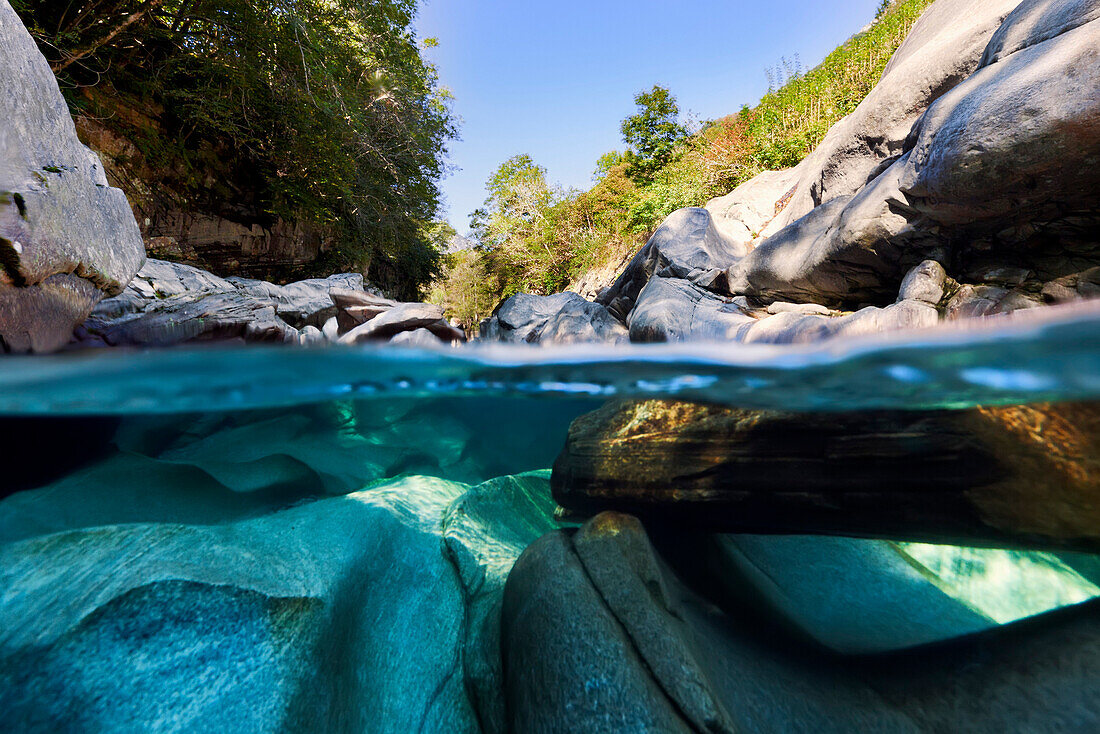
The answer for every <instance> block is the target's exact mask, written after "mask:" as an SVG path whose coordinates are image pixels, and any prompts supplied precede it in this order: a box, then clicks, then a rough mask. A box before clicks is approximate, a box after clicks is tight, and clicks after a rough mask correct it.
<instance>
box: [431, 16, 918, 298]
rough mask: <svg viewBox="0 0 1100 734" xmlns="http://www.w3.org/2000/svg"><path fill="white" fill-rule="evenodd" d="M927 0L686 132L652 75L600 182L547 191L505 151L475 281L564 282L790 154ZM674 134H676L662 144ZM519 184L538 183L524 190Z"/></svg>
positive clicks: (831, 116)
mask: <svg viewBox="0 0 1100 734" xmlns="http://www.w3.org/2000/svg"><path fill="white" fill-rule="evenodd" d="M931 1H932V0H896V1H895V2H892V3H884V6H883V9H882V10H881V12H880V14H879V15H878V16H877V18H876V21H875V23H874V24H872V26H871V27H870V28H869V29H868V30H867V31H866V32H864V33H861V34H859V35H857V36H854V37H853V38H851V39H850V40H849V41H848V42H847V43H845V44H844V45H842V46H841V47H839V48H838V49H836V50H835V51H833V53H831V54H830V55H829V56H828V57H826V59H825V60H824V61H823V62H822V63H821V64H820V65H819V66H818V67H816V68H814V69H811V70H809V71H806V72H803V70H802V67H801V62H800V61H799V60H798V57H797V56H795V57H794V58H793V59H792V60H789V61H788V60H786V59H784V60H782V61H781V62H780V65H779V66H777V67H776V68H775V69H773V70H770V74H771V78H772V79H773V86H778V88H775V89H772V90H769V92H768V93H767V94H766V95H764V97H763V98H762V99H761V100H760V102H759V104H757V106H756V107H754V108H749V107H744V108H743V109H742V110H741V111H740V112H739V113H737V114H734V115H731V116H729V117H726V118H724V119H722V120H718V121H716V122H711V123H709V124H706V125H704V126H703V127H702V129H700V130H699V131H698V132H697V133H695V134H694V135H691V136H689V137H686V138H685V137H682V136H679V134H678V133H675V134H674V133H673V128H674V126H675V125H678V124H679V123H677V122H675V121H676V119H677V116H678V110H677V109H676V107H675V100H674V99H673V98H672V96H671V94H668V93H667V90H663V89H662V88H660V87H654V89H653V90H652V91H651V92H650V93H646V94H642V95H639V96H638V100H636V101H638V104H639V108H640V111H639V114H638V115H635V116H633V117H631V118H628V119H627V121H625V122H624V130H623V134H624V138H626V136H627V132H628V129H629V132H630V136H631V137H629V138H627V143H629V144H630V145H632V146H635V153H634V154H633V155H634V157H633V158H631V157H630V155H629V154H628V155H626V156H623V155H620V154H619V153H617V152H614V151H613V152H611V153H607V154H605V155H604V156H601V157H600V159H599V161H598V163H597V167H596V176H595V177H596V183H595V185H594V186H593V187H592V188H591V189H589V190H588V191H585V192H555V191H553V190H552V189H551V188H550V187H548V186H547V185H546V179H545V170H543V169H542V168H540V167H538V166H537V165H535V164H534V162H533V161H531V159H530V158H529V157H526V156H523V157H522V160H521V162H522V165H516V164H517V160H518V159H517V158H513V159H511V161H510V162H507V163H505V165H503V166H502V167H501V169H499V170H498V172H497V174H494V176H493V178H491V179H490V182H489V191H490V197H489V199H488V200H487V201H486V206H485V208H484V209H482V210H479V212H478V214H477V216H476V217H475V227H474V234H475V236H476V237H478V238H479V239H480V241H481V242H482V243H483V245H484V248H485V249H484V251H482V252H478V253H472V254H471V255H470V257H471V258H476V260H477V262H478V263H479V265H478V267H479V268H481V269H480V270H479V271H478V272H480V273H481V279H480V280H479V281H478V282H479V283H480V284H481V287H482V288H484V289H487V290H492V289H495V295H496V298H495V299H490V300H499V298H502V297H505V296H508V295H511V294H512V293H516V292H518V291H526V292H530V293H541V294H547V293H553V292H556V291H560V290H563V289H564V288H567V287H568V286H569V283H570V282H571V281H574V280H575V279H576V278H577V277H578V276H580V275H581V274H583V273H585V272H588V271H590V270H592V269H594V268H607V269H610V268H614V267H616V266H620V265H622V264H625V262H626V260H627V259H628V258H629V257H630V256H632V255H633V254H634V252H636V251H637V249H638V247H639V246H640V245H641V244H642V243H643V242H644V241H645V239H646V238H647V237H648V236H649V235H650V234H651V233H652V232H653V230H654V229H655V228H656V227H657V226H658V225H659V224H660V222H661V220H663V219H664V218H665V217H666V216H668V215H669V214H670V213H672V212H673V211H675V210H676V209H679V208H681V207H685V206H701V205H703V204H705V203H706V201H707V200H708V199H710V198H713V197H715V196H719V195H722V194H726V193H728V192H729V191H730V190H731V189H733V188H735V187H736V186H737V185H739V184H741V183H743V182H744V181H747V180H748V179H750V178H752V177H753V176H755V175H756V174H758V173H760V172H761V171H763V170H769V169H770V170H775V169H780V168H786V167H789V166H792V165H794V164H796V163H798V162H799V161H800V160H802V158H804V157H805V156H806V154H808V153H809V152H810V151H811V150H813V148H814V147H815V146H817V145H818V143H820V141H821V139H822V138H823V137H824V135H825V132H826V131H827V130H828V129H829V127H831V126H832V125H833V124H834V123H836V122H837V121H838V120H840V118H841V117H843V116H844V115H847V114H848V113H850V112H851V111H852V110H854V109H855V107H856V105H858V104H859V102H860V101H861V100H862V99H863V98H864V97H865V96H866V95H867V93H868V92H869V91H870V90H871V88H872V87H873V86H874V85H875V83H876V82H877V81H878V79H879V77H880V76H881V75H882V71H883V69H884V68H885V66H886V62H887V61H888V60H889V58H890V56H891V55H893V53H894V51H895V50H896V49H897V47H898V46H899V45H900V44H901V42H902V41H903V40H904V38H905V36H906V34H907V33H908V32H909V28H910V27H911V26H912V24H913V22H914V21H915V20H916V19H917V17H919V15H920V13H921V11H923V10H924V8H925V7H927V6H928V5H929V4H930V3H931ZM632 120H633V121H634V122H633V123H632V124H631V125H630V126H629V128H627V122H630V121H632ZM647 130H648V131H653V140H656V141H657V142H655V143H653V142H650V143H646V144H645V145H644V146H643V145H642V144H641V143H639V142H638V141H639V139H640V138H638V137H637V134H638V133H637V131H643V132H644V131H647ZM643 137H644V136H643ZM670 139H676V140H677V142H676V143H675V144H674V145H672V147H671V148H669V147H667V146H664V142H667V141H668V140H670ZM639 150H645V151H648V153H647V154H651V155H653V156H654V157H655V158H657V157H659V159H660V161H661V162H660V164H659V165H656V166H654V167H653V168H651V169H649V170H647V172H646V174H645V175H644V176H639V175H638V170H639V169H638V168H637V166H638V161H639V160H640V155H639V153H638V151H639ZM518 171H527V172H528V173H529V174H530V176H531V179H530V181H528V182H527V184H525V185H523V186H521V185H520V183H521V182H522V181H524V180H525V179H524V178H523V176H520V175H518V174H517V172H518ZM535 172H537V175H536V173H535ZM531 182H537V185H532V183H531ZM513 189H514V190H513ZM520 190H524V191H530V190H537V191H539V192H543V193H542V194H541V195H540V196H538V197H532V196H531V195H530V194H529V193H528V194H526V195H524V196H520V195H519V193H518V192H519V191H520ZM506 192H511V193H506ZM513 200H515V201H518V200H523V201H525V202H528V204H526V205H525V207H520V208H523V209H524V211H527V212H528V215H527V216H521V217H516V216H510V215H509V216H505V215H503V214H502V213H501V212H505V211H513V210H516V211H518V208H517V207H515V206H514V205H509V206H503V205H504V203H505V202H509V201H513ZM494 217H495V218H494ZM471 267H472V266H471ZM452 287H453V286H452V284H451V283H450V281H448V280H443V281H441V282H440V283H439V284H438V286H437V291H438V292H440V293H450V292H451V290H452ZM465 287H469V284H467V286H465ZM485 292H486V291H484V290H483V291H481V294H482V296H483V295H484V293H485ZM441 302H448V301H441ZM485 313H487V311H484V312H482V315H484V314H485Z"/></svg>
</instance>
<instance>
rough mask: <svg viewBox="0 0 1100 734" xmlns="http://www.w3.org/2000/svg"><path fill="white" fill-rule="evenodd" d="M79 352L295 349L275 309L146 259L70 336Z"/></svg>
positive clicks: (220, 283) (293, 332)
mask: <svg viewBox="0 0 1100 734" xmlns="http://www.w3.org/2000/svg"><path fill="white" fill-rule="evenodd" d="M75 339H76V342H75V345H76V346H78V347H80V346H172V345H176V344H183V343H186V342H192V341H209V340H217V341H224V340H230V339H240V340H244V341H246V342H268V343H288V344H291V343H293V344H296V343H299V341H300V337H299V333H298V330H297V329H295V328H294V327H292V326H290V325H289V324H287V323H286V322H285V321H283V320H282V319H281V318H280V317H279V316H278V314H277V312H276V306H275V304H274V303H273V302H272V301H270V300H268V299H267V298H263V297H258V296H254V295H250V294H249V293H247V292H244V291H241V290H239V289H237V288H236V287H234V286H233V284H232V283H230V282H229V281H228V280H226V279H224V278H219V277H218V276H216V275H212V274H211V273H208V272H206V271H205V270H201V269H199V268H196V267H192V266H190V265H183V264H181V263H170V262H166V261H163V260H154V259H152V258H150V259H149V260H147V261H146V263H145V265H144V266H142V268H141V270H140V271H138V274H137V275H136V276H135V277H134V279H133V280H132V281H131V282H130V284H129V285H128V286H127V287H126V289H125V290H124V291H123V292H122V293H121V294H119V295H118V296H115V297H114V298H108V299H104V300H103V301H101V302H100V303H99V304H98V305H97V306H96V307H95V309H93V311H92V313H91V314H90V315H89V316H88V318H87V319H86V320H85V321H84V323H83V324H81V325H80V326H79V327H78V328H77V329H76V332H75Z"/></svg>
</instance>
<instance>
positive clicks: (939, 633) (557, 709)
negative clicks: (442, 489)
mask: <svg viewBox="0 0 1100 734" xmlns="http://www.w3.org/2000/svg"><path fill="white" fill-rule="evenodd" d="M720 540H722V541H726V542H728V541H732V542H733V543H739V542H740V541H739V540H738V539H735V538H731V539H720ZM772 540H773V539H767V538H765V539H759V540H758V541H756V542H755V543H754V542H753V541H754V539H752V538H749V539H747V541H748V542H746V543H741V544H740V545H739V546H737V547H735V548H734V549H733V550H730V549H726V550H722V549H721V548H719V549H718V550H714V549H713V548H711V549H709V550H708V541H707V539H703V540H702V542H697V539H692V538H687V539H685V538H684V536H682V535H681V536H673V537H663V539H662V541H661V542H659V543H658V544H656V547H655V546H654V544H651V542H650V539H649V538H648V537H647V535H646V533H645V531H644V530H643V529H642V526H641V525H640V523H638V521H637V520H635V519H633V518H631V517H629V516H625V515H620V514H616V513H605V514H603V515H600V516H598V517H596V518H594V519H592V520H591V521H589V522H588V523H586V525H585V526H584V527H583V528H582V529H581V530H580V531H578V532H576V533H575V534H572V533H568V532H565V531H559V532H556V533H553V534H551V535H548V536H545V537H543V538H540V539H539V540H538V541H537V542H536V543H534V544H532V545H531V546H530V547H529V548H528V549H527V550H526V551H525V552H524V554H523V555H522V556H521V557H520V559H519V561H518V562H517V563H516V565H515V568H514V569H513V571H512V574H511V575H510V576H509V579H508V583H507V586H506V588H505V596H504V611H503V631H504V645H503V651H504V672H505V685H506V695H507V701H508V705H509V709H508V710H509V717H510V721H509V723H510V724H511V726H512V729H513V730H514V731H519V732H528V731H534V732H541V731H547V732H549V731H576V732H589V731H591V732H596V731H711V732H741V731H750V732H783V731H828V732H831V731H836V732H841V731H881V732H917V731H936V730H940V729H943V730H949V729H956V728H959V727H960V726H962V727H963V728H965V730H966V731H973V732H1003V731H1012V732H1028V731H1053V730H1058V729H1060V728H1061V729H1066V730H1068V731H1087V730H1089V729H1090V728H1091V727H1092V726H1094V725H1095V724H1096V723H1097V722H1098V721H1100V708H1098V706H1097V701H1098V700H1100V699H1098V698H1097V696H1096V692H1097V683H1096V672H1097V671H1098V670H1100V620H1098V618H1097V614H1096V610H1097V607H1096V606H1095V605H1092V606H1091V607H1086V608H1083V609H1080V610H1072V611H1075V612H1077V613H1076V614H1066V615H1064V616H1062V617H1061V618H1060V619H1058V618H1054V619H1051V620H1049V622H1048V623H1047V624H1046V625H1042V624H1032V625H1031V626H1030V627H1024V628H1022V629H1012V628H1011V627H1010V628H1008V629H1005V630H1004V632H1003V633H1001V631H1000V630H997V631H995V632H992V633H989V632H987V633H985V634H982V635H978V636H973V634H972V633H974V632H976V631H979V630H983V629H985V630H988V629H989V627H991V626H995V623H993V622H992V621H991V620H989V619H988V618H985V619H983V618H982V616H981V615H980V614H978V613H976V612H974V611H972V610H970V609H968V607H967V604H966V603H965V602H964V600H961V599H960V600H954V599H952V598H949V597H948V595H947V594H945V593H944V592H942V591H941V590H940V589H939V588H937V586H936V585H935V584H934V583H930V582H929V579H928V578H926V577H925V576H923V575H922V574H921V573H920V572H918V568H920V564H919V563H916V562H914V561H913V560H912V559H910V560H909V562H906V561H905V560H904V554H902V553H895V554H894V559H893V560H887V556H888V555H889V554H890V553H891V551H890V550H889V549H888V548H887V547H886V545H885V544H877V543H875V542H873V541H863V543H862V545H863V546H864V548H865V549H866V550H867V551H868V552H866V553H865V554H863V555H860V554H858V553H856V554H853V553H852V552H850V550H849V552H847V553H845V552H843V551H844V550H845V549H844V548H843V547H842V548H840V550H841V551H842V552H840V553H838V552H837V550H838V548H837V546H844V545H845V543H844V541H836V542H833V541H827V542H825V543H824V544H821V543H817V542H816V540H817V539H813V538H806V539H790V540H786V539H774V540H779V541H780V543H781V544H785V546H786V548H783V547H780V548H769V544H770V543H771V541H772ZM800 544H801V545H800ZM847 545H848V546H849V549H855V548H857V547H858V546H859V545H860V544H859V543H858V542H856V541H849V542H848V543H847ZM775 551H778V552H775ZM785 551H786V552H785ZM791 551H794V553H793V554H792V553H791ZM731 553H733V554H734V555H736V556H737V557H738V558H739V559H743V560H744V561H745V563H746V564H747V565H745V566H742V571H740V572H739V571H738V569H737V568H736V567H735V566H734V565H733V564H731V563H723V559H727V560H728V559H730V558H732V557H733V556H731ZM670 559H671V560H670ZM784 561H785V562H786V563H787V564H788V565H786V566H784V565H783V563H784ZM845 563H847V564H849V566H847V567H845V566H844V564H845ZM910 563H911V564H912V565H909V564H910ZM800 564H807V568H804V569H801V568H799V565H800ZM745 570H748V571H749V573H744V571H745ZM803 571H805V573H803ZM771 572H777V573H776V575H775V577H774V578H772V577H770V576H769V575H768V574H769V573H771ZM876 572H877V573H876ZM923 572H924V573H925V574H927V575H928V576H929V577H932V578H934V579H936V581H937V582H942V578H943V577H939V578H937V577H936V574H935V573H932V572H930V571H929V570H928V569H923ZM823 580H824V583H823ZM689 582H690V583H689ZM868 582H870V583H869V584H868ZM999 591H1000V592H1001V594H1002V595H1003V594H1004V592H1005V591H1007V590H1005V589H1001V590H999ZM761 592H763V593H764V594H765V595H766V596H767V598H768V601H767V602H765V605H764V606H763V607H761V606H760V601H761V600H760V598H759V596H757V594H759V593H761ZM830 593H831V596H829V594H830ZM704 595H705V596H704ZM785 595H786V596H785ZM772 602H777V603H778V606H770V605H771V604H772ZM815 604H816V605H817V606H816V607H815V606H814V605H815ZM907 607H916V609H909V608H907ZM791 609H797V610H798V611H799V612H800V613H801V614H802V615H803V616H802V618H801V619H798V620H795V625H793V627H794V628H795V631H794V633H792V625H791V624H790V620H788V619H784V613H785V610H786V611H789V610H791ZM937 611H938V612H939V613H940V614H939V616H938V617H937V616H934V615H935V614H936V612H937ZM876 613H878V614H882V615H883V619H880V620H877V622H876V621H875V620H874V615H875V614H876ZM810 618H813V619H812V620H811V621H808V620H810ZM849 618H855V619H859V618H863V619H867V620H870V621H871V625H870V627H869V628H868V637H871V638H875V637H877V636H878V634H879V631H880V630H881V631H882V633H884V634H885V635H886V636H889V635H890V632H891V630H890V628H889V626H888V625H887V624H883V622H885V621H886V619H890V620H893V621H896V622H898V623H899V626H900V630H896V632H900V634H898V635H897V636H896V639H895V643H898V644H897V645H896V647H894V649H895V650H896V649H898V647H905V645H906V640H907V639H908V640H913V639H922V638H923V639H930V638H931V639H938V640H939V641H940V644H939V645H938V646H937V647H934V648H929V649H927V650H926V651H915V652H914V651H908V652H904V653H891V652H885V651H883V652H882V653H880V655H878V656H875V657H872V658H861V657H854V658H846V657H843V656H838V655H836V654H835V653H825V652H822V651H821V648H820V647H819V646H818V645H815V644H813V643H812V642H810V641H808V640H807V639H806V638H805V637H804V636H803V633H804V631H805V629H806V628H803V629H802V630H799V629H798V627H799V626H800V625H801V624H807V623H808V626H809V628H811V629H818V630H822V629H825V628H827V627H828V626H829V625H830V624H831V623H833V622H840V623H841V624H842V625H849V624H851V622H850V621H849ZM848 629H849V630H850V631H855V628H854V627H849V628H848ZM841 634H843V633H841ZM914 634H915V635H916V637H913V636H912V635H914ZM958 635H971V636H970V637H969V638H966V639H962V640H958V639H955V640H954V641H951V638H956V637H957V636H958ZM907 636H908V637H907ZM945 636H946V638H947V639H946V641H945ZM851 639H853V640H856V641H857V643H858V642H859V641H860V640H859V637H858V632H857V634H856V636H855V637H853V638H851Z"/></svg>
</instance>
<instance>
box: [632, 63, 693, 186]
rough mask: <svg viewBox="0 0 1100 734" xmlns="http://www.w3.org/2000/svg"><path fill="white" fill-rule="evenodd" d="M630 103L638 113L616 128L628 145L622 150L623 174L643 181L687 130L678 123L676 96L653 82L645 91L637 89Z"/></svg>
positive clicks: (667, 158)
mask: <svg viewBox="0 0 1100 734" xmlns="http://www.w3.org/2000/svg"><path fill="white" fill-rule="evenodd" d="M634 104H635V105H637V106H638V112H637V113H636V114H634V115H631V116H630V117H628V118H626V119H625V120H623V123H622V125H621V126H620V128H619V130H620V131H621V132H622V135H623V141H624V142H626V144H627V145H629V146H630V148H631V149H630V150H628V151H627V153H626V163H627V175H629V176H630V177H631V178H632V179H633V180H634V181H635V182H636V183H645V182H647V181H649V180H651V179H652V178H653V174H654V173H655V172H656V171H657V170H659V169H660V168H662V167H664V166H666V165H668V162H669V161H670V160H671V159H672V156H673V154H674V153H675V152H676V149H677V146H679V145H680V143H682V142H683V140H684V138H686V137H687V134H688V133H687V128H685V127H684V126H683V125H681V124H680V107H679V105H677V104H676V98H675V97H673V96H672V93H671V92H669V91H668V90H667V89H665V88H664V87H661V86H657V85H656V84H655V85H653V89H651V90H649V91H648V92H639V93H638V94H636V95H635V96H634Z"/></svg>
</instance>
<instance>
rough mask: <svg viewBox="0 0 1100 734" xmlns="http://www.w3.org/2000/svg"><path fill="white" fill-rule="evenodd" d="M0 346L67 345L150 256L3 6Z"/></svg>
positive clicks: (37, 56) (2, 0) (45, 69)
mask: <svg viewBox="0 0 1100 734" xmlns="http://www.w3.org/2000/svg"><path fill="white" fill-rule="evenodd" d="M0 58H2V59H3V64H4V73H3V74H0V100H2V104H3V109H4V115H3V116H4V121H5V124H4V128H3V130H2V131H0V348H2V349H3V351H5V352H28V351H34V352H48V351H53V350H55V349H58V348H59V347H62V346H64V345H65V344H66V343H67V342H68V341H69V338H70V336H71V335H72V331H73V327H75V326H76V325H78V324H79V323H80V322H81V321H83V320H84V318H85V317H87V315H88V313H89V312H90V311H91V310H92V308H93V307H94V306H95V304H96V303H97V302H98V301H99V300H100V299H101V298H103V297H104V296H105V295H106V296H113V295H116V294H118V293H119V292H121V291H122V290H123V288H124V287H125V286H126V284H127V283H128V282H129V280H130V278H131V277H132V276H133V275H134V273H135V272H137V270H138V268H140V267H141V264H142V262H143V261H144V259H145V249H144V246H143V245H142V241H141V234H140V232H139V231H138V226H137V223H136V222H135V221H134V216H133V214H132V212H131V211H130V207H129V204H128V203H127V201H126V197H125V195H123V193H122V192H121V191H119V190H118V189H115V188H111V187H110V186H108V185H107V179H106V176H105V175H104V173H103V166H102V164H101V162H100V160H99V157H98V156H96V155H95V154H94V153H93V152H92V151H90V150H89V149H88V148H86V147H84V145H82V144H81V143H80V141H79V140H78V139H77V136H76V128H75V127H74V125H73V121H72V118H71V117H70V116H69V108H68V106H67V105H66V104H65V100H64V99H63V98H62V96H61V91H60V89H59V88H58V86H57V80H56V79H55V78H54V75H53V72H52V71H50V67H49V64H47V63H46V59H45V58H43V56H42V54H41V53H40V52H39V51H38V47H37V46H36V45H35V42H34V40H33V39H32V38H31V36H30V34H29V33H28V32H27V30H26V28H24V26H23V23H22V22H21V21H20V19H19V17H18V16H17V15H16V13H15V11H14V10H13V9H12V7H11V5H10V4H9V3H8V1H7V0H0Z"/></svg>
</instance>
